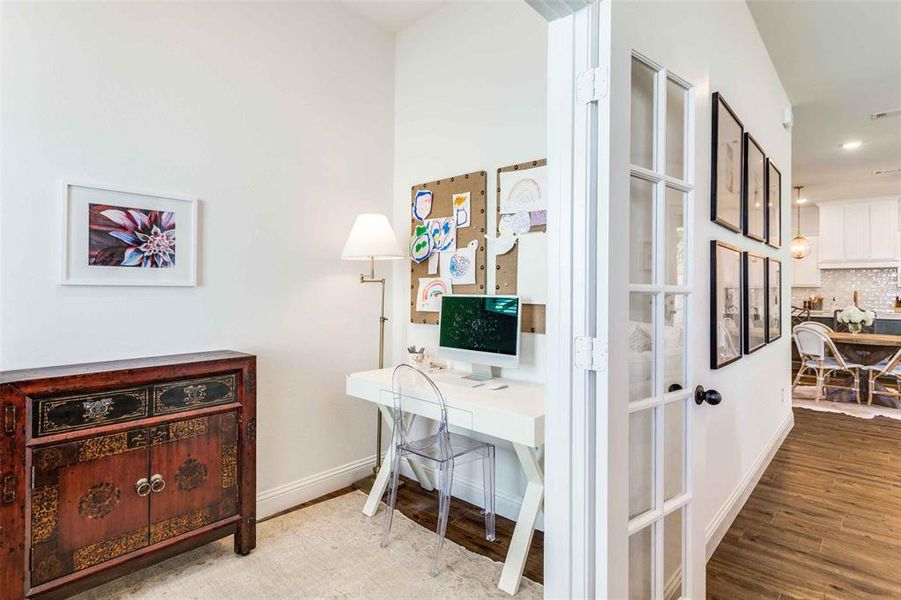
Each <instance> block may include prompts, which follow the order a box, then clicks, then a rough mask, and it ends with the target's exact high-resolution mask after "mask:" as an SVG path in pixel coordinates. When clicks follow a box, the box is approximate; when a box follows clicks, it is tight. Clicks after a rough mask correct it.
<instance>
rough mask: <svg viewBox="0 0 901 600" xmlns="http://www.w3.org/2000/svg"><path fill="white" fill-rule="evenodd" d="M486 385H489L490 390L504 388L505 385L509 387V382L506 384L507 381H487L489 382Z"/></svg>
mask: <svg viewBox="0 0 901 600" xmlns="http://www.w3.org/2000/svg"><path fill="white" fill-rule="evenodd" d="M485 387H487V388H488V389H489V390H502V389H504V388H505V387H507V384H506V383H499V382H495V383H487V384H486V385H485Z"/></svg>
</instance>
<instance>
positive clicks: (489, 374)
mask: <svg viewBox="0 0 901 600" xmlns="http://www.w3.org/2000/svg"><path fill="white" fill-rule="evenodd" d="M494 376H495V367H492V366H491V365H480V364H478V363H472V375H467V376H466V377H464V378H463V379H469V380H470V381H491V380H492V379H494Z"/></svg>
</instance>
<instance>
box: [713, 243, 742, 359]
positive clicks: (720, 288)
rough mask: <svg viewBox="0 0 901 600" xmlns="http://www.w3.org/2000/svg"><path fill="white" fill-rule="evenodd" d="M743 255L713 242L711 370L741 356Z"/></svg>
mask: <svg viewBox="0 0 901 600" xmlns="http://www.w3.org/2000/svg"><path fill="white" fill-rule="evenodd" d="M742 269H743V263H742V251H741V249H739V248H736V247H735V246H731V245H729V244H726V243H725V242H719V241H716V240H711V241H710V368H711V369H719V368H722V367H725V366H726V365H728V364H731V363H734V362H735V361H737V360H739V359H740V358H741V356H742V354H741V351H742V318H741V311H742V306H743V304H744V303H743V301H742V296H743V293H742V290H743V279H742Z"/></svg>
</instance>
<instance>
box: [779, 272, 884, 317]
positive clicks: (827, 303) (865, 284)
mask: <svg viewBox="0 0 901 600" xmlns="http://www.w3.org/2000/svg"><path fill="white" fill-rule="evenodd" d="M820 282H821V284H822V285H821V286H820V287H818V288H812V287H793V288H792V306H802V305H803V303H804V300H806V299H807V298H809V297H810V296H815V295H820V296H822V297H823V310H834V309H836V308H844V307H845V306H848V305H849V304H851V297H852V295H853V294H854V290H857V292H858V294H859V296H860V306H862V307H863V308H869V309H872V310H888V311H890V310H892V309H893V308H894V306H895V296H901V287H899V286H898V269H824V270H822V271H821V272H820ZM833 297H834V298H835V302H834V303H833V301H832V298H833Z"/></svg>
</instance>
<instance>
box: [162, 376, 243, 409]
mask: <svg viewBox="0 0 901 600" xmlns="http://www.w3.org/2000/svg"><path fill="white" fill-rule="evenodd" d="M236 382H237V377H236V376H235V375H220V376H216V377H204V378H202V379H191V380H188V381H175V382H172V383H164V384H160V385H157V386H154V388H153V414H154V415H165V414H169V413H175V412H180V411H184V410H192V409H195V408H199V407H202V406H213V405H216V404H227V403H229V402H234V401H235V400H236V398H237V394H236V393H235V389H236Z"/></svg>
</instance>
